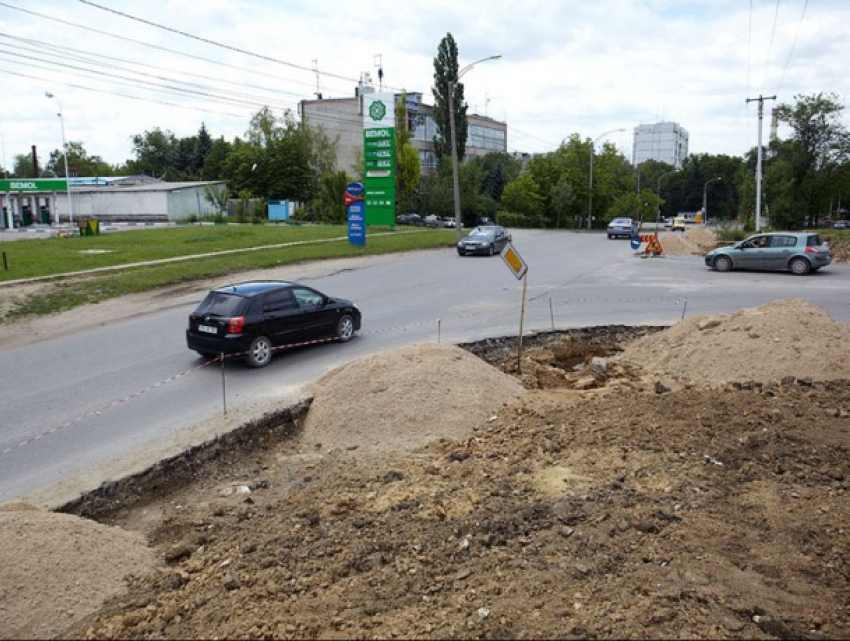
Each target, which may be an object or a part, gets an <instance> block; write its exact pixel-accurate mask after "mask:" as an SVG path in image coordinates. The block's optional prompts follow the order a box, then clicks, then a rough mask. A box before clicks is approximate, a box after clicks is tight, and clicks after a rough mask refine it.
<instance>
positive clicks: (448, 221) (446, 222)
mask: <svg viewBox="0 0 850 641" xmlns="http://www.w3.org/2000/svg"><path fill="white" fill-rule="evenodd" d="M443 227H449V228H451V229H456V228H457V221H456V220H455V219H454V218H453V217H451V216H444V217H443Z"/></svg>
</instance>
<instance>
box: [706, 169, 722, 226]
mask: <svg viewBox="0 0 850 641" xmlns="http://www.w3.org/2000/svg"><path fill="white" fill-rule="evenodd" d="M715 180H723V176H715V177H714V178H709V179H708V180H706V181H705V184H704V185H703V186H702V222H703V224H704V225H705V224H707V223H708V185H709V184H710V183H713V182H714V181H715Z"/></svg>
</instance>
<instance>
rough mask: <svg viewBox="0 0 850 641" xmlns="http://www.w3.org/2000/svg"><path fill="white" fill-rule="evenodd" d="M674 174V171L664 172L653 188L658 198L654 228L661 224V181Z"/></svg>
mask: <svg viewBox="0 0 850 641" xmlns="http://www.w3.org/2000/svg"><path fill="white" fill-rule="evenodd" d="M674 173H676V170H675V169H673V170H671V171H665V172H664V173H663V174H661V175H660V176H659V177H658V186H657V187H656V188H655V195H656V196H658V219H657V220H656V221H655V224H656V227H657V225H658V223H660V222H661V179H662V178H664V177H665V176H669V175H670V174H674Z"/></svg>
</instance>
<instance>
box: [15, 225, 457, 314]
mask: <svg viewBox="0 0 850 641" xmlns="http://www.w3.org/2000/svg"><path fill="white" fill-rule="evenodd" d="M346 233H347V232H346V229H345V227H342V226H304V227H292V228H290V227H283V226H280V227H279V226H265V225H256V226H253V225H246V226H238V227H237V226H215V227H211V226H206V227H201V226H193V227H177V228H167V229H144V230H137V231H128V232H120V233H119V232H110V233H108V234H103V235H101V236H93V237H82V238H48V239H44V240H31V241H17V242H14V243H6V244H5V246H4V247H3V252H4V254H5V256H4V258H5V259H6V261H5V264H6V265H7V269H5V270H4V271H3V272H0V292H2V291H3V290H2V283H3V281H10V280H19V279H27V278H49V279H50V281H49V283H48V284H47V285H46V286H45V287H41V288H39V291H38V292H36V293H33V294H28V295H24V296H21V297H19V298H18V299H16V300H15V301H14V303H13V304H12V305H10V306H7V308H6V310H5V313H4V314H3V318H6V319H10V320H12V319H21V318H24V317H28V316H35V315H45V314H52V313H56V312H60V311H64V310H68V309H72V308H74V307H77V306H79V305H84V304H87V303H97V302H100V301H104V300H107V299H110V298H115V297H118V296H124V295H126V294H134V293H139V292H144V291H149V290H153V289H157V288H160V287H167V286H171V285H176V284H180V283H183V282H191V281H193V280H197V279H201V278H210V277H216V276H232V275H234V274H238V273H240V272H244V271H249V270H256V269H265V268H273V267H278V266H280V265H287V264H292V263H297V262H301V261H306V260H323V259H330V258H344V257H354V256H367V255H377V254H387V253H393V252H403V251H413V250H418V249H428V248H433V247H447V246H453V245H454V243H455V232H454V231H453V230H442V229H438V230H432V229H415V230H404V231H393V230H391V229H375V230H370V233H369V234H368V235H367V240H366V245H365V246H364V247H360V246H357V245H352V244H350V243H349V242H348V240H347V238H346ZM204 254H212V255H210V256H204ZM189 257H191V258H189ZM140 263H146V264H140ZM105 268H109V270H108V271H103V272H95V273H88V274H82V275H72V272H80V271H85V270H91V269H105Z"/></svg>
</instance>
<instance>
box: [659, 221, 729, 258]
mask: <svg viewBox="0 0 850 641" xmlns="http://www.w3.org/2000/svg"><path fill="white" fill-rule="evenodd" d="M659 240H660V241H661V247H662V248H663V250H664V253H665V254H670V255H673V256H675V255H683V254H694V255H697V256H703V255H705V254H706V253H707V252H709V251H711V250H712V249H714V248H715V247H716V246H717V236H716V235H715V233H714V232H713V231H712V230H711V229H708V228H706V227H693V226H692V227H688V229H686V230H685V231H684V233H681V232H668V233H663V234H660V236H659Z"/></svg>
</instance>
